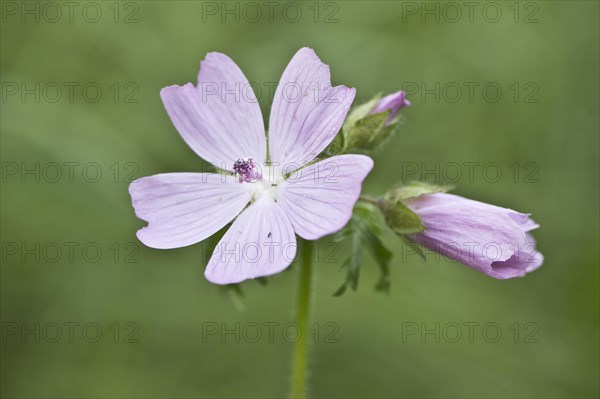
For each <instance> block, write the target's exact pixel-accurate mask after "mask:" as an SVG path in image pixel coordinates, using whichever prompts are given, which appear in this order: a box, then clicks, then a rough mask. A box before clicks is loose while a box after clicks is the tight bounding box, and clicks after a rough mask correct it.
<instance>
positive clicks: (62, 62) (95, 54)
mask: <svg viewBox="0 0 600 399" xmlns="http://www.w3.org/2000/svg"><path fill="white" fill-rule="evenodd" d="M49 3H53V4H54V6H44V4H46V2H26V3H19V2H5V1H3V2H2V24H1V71H2V103H1V107H2V108H1V112H2V115H1V132H2V136H1V155H2V194H1V200H2V206H1V208H2V212H1V217H2V224H1V233H2V237H1V241H2V266H1V299H2V301H1V317H2V352H1V393H2V396H3V397H15V398H24V397H27V398H42V397H64V398H66V397H79V398H92V397H95V398H99V397H102V398H104V397H107V398H117V397H129V398H132V397H138V398H151V397H182V398H183V397H188V398H196V397H197V398H231V397H247V398H263V397H274V398H275V397H281V396H282V395H284V394H285V393H286V391H287V389H288V383H289V377H288V375H289V361H290V354H291V347H292V345H291V343H290V342H289V341H290V339H284V337H283V336H282V327H281V326H283V325H284V324H285V323H288V322H291V321H293V305H294V295H293V290H294V287H295V285H294V282H295V273H294V271H293V270H292V271H291V272H285V273H281V274H279V275H277V276H274V277H273V278H270V279H269V282H268V285H267V286H266V287H263V286H261V285H259V284H257V283H256V282H247V283H244V284H243V285H242V288H243V290H244V293H245V296H244V298H243V299H241V300H237V299H236V297H235V296H233V297H232V296H231V295H228V294H225V293H224V292H223V291H222V290H219V289H218V288H217V287H216V286H213V285H211V284H209V283H208V282H207V281H206V280H205V279H204V277H203V270H204V266H205V263H206V262H205V259H203V253H204V247H203V245H202V244H199V245H195V246H191V247H187V248H182V249H176V250H168V251H159V250H154V249H150V248H146V247H144V246H143V245H141V244H140V243H139V242H138V241H137V239H136V237H135V231H136V230H137V229H138V228H140V227H141V226H142V225H143V222H142V221H140V220H138V219H136V217H135V215H134V212H133V209H132V207H131V204H130V197H129V195H128V193H127V186H128V183H127V181H128V178H130V177H134V178H137V177H141V176H147V175H152V174H156V173H161V172H176V171H200V170H201V167H202V165H203V163H202V161H201V160H199V159H198V158H197V157H196V156H195V154H194V153H193V152H192V151H191V150H190V149H189V148H188V147H187V146H186V145H185V143H184V142H183V140H182V139H181V138H180V137H179V135H178V134H177V132H176V131H175V129H174V127H173V126H172V124H171V122H170V120H169V118H168V116H167V114H166V112H165V111H164V109H163V106H162V103H161V101H160V98H159V90H160V89H161V88H162V87H164V86H167V85H171V84H183V83H186V82H188V81H192V82H195V79H196V74H197V72H198V65H199V62H200V60H201V59H202V58H203V57H204V55H205V54H206V53H207V52H209V51H220V52H224V53H226V54H228V55H229V56H230V57H232V58H233V59H234V60H235V61H236V63H238V65H239V66H240V67H241V68H242V70H243V71H244V73H245V74H246V76H247V77H248V79H249V80H250V81H252V82H255V83H256V85H258V86H261V87H262V88H263V90H262V92H261V93H258V95H259V97H260V103H261V107H262V109H263V115H264V116H265V118H266V117H267V115H268V110H269V107H270V102H271V98H270V96H269V92H268V86H269V85H271V84H273V83H275V82H277V81H278V80H279V77H280V75H281V73H282V71H283V69H284V67H285V66H286V64H287V62H288V61H289V59H290V58H291V56H292V55H293V54H294V52H295V51H296V50H298V49H299V48H300V47H303V46H309V47H312V48H314V49H315V50H316V51H317V53H318V54H319V55H320V57H321V58H322V59H323V61H324V62H326V63H328V64H329V65H330V66H331V71H332V78H333V80H334V81H335V83H337V84H345V85H348V86H354V87H356V88H357V93H358V94H357V100H356V102H355V103H359V102H361V101H366V100H367V99H369V98H370V97H371V96H372V95H374V94H376V93H379V92H383V93H386V92H391V91H395V90H398V89H400V88H403V87H404V88H406V89H410V91H411V93H410V94H409V99H410V100H411V101H412V103H413V106H412V107H410V108H408V109H406V110H404V111H403V113H404V116H405V123H404V125H403V127H402V130H401V131H400V133H399V134H398V135H397V137H395V139H394V140H393V141H392V142H390V143H389V144H388V145H387V146H386V147H385V148H384V149H382V150H381V151H380V152H379V153H378V154H377V155H376V157H375V160H376V165H375V169H374V170H373V172H372V173H371V175H370V176H369V177H368V179H367V181H366V183H365V186H364V192H367V193H370V194H373V195H378V194H381V193H383V192H384V191H385V190H386V189H387V188H388V187H389V186H391V185H392V184H394V183H397V182H399V181H401V180H402V179H419V178H421V177H425V178H427V179H428V180H434V181H438V182H444V181H448V180H451V181H452V182H454V183H455V184H457V186H458V188H457V190H456V193H458V194H460V195H464V196H467V197H470V198H474V199H478V200H481V201H485V202H490V203H494V204H498V205H501V206H505V207H510V208H513V209H517V210H521V211H524V212H532V213H533V217H534V218H535V220H536V221H537V222H539V223H540V224H541V226H542V227H541V229H539V230H537V231H536V232H535V237H536V239H537V240H538V245H539V249H540V250H541V251H542V252H543V254H544V255H545V259H546V260H545V264H544V266H543V267H542V268H541V269H539V270H538V271H536V272H535V273H532V274H530V275H528V276H527V277H526V278H523V279H515V280H510V281H496V280H493V279H491V278H489V277H486V276H484V275H481V274H479V273H476V272H474V271H472V270H470V269H468V268H466V267H463V266H460V265H458V264H456V263H453V262H448V261H437V262H436V261H435V260H434V259H433V258H432V259H430V261H428V262H422V261H421V260H420V259H419V258H418V257H417V256H415V255H412V254H407V253H406V251H405V250H404V249H403V247H402V245H401V243H400V241H399V240H398V239H396V238H395V237H393V235H391V234H388V235H387V236H386V242H387V243H388V245H389V246H390V247H391V248H393V249H394V252H395V254H396V257H395V258H394V260H393V262H392V293H391V295H389V296H386V295H383V294H380V293H377V292H375V291H374V290H373V286H374V284H375V282H376V280H377V278H378V270H377V267H376V266H375V264H374V263H373V262H372V260H371V259H370V258H368V256H365V260H364V264H363V267H362V271H361V281H360V287H359V290H358V291H357V292H348V293H346V294H345V295H344V296H342V297H340V298H334V297H333V296H332V293H333V292H334V291H335V290H336V289H337V287H338V286H339V285H340V284H341V282H342V280H343V278H344V275H343V273H340V272H339V266H340V265H341V263H342V261H343V260H344V259H345V257H346V254H347V252H348V251H347V250H348V249H347V248H346V247H342V248H341V249H340V251H338V252H335V253H332V252H331V247H325V246H324V245H323V246H321V254H322V255H323V256H327V255H329V257H325V258H323V257H322V258H320V259H319V261H318V262H317V263H318V264H317V266H316V267H317V283H316V301H315V306H316V310H315V312H316V313H315V321H316V322H318V323H319V332H320V335H319V337H318V339H317V341H318V343H317V344H316V345H315V346H314V348H313V355H312V360H311V366H312V367H311V373H310V374H311V392H312V394H313V395H314V396H315V397H329V398H330V397H372V398H375V397H390V398H391V397H394V398H395V397H411V398H415V397H416V398H447V397H457V398H499V397H511V398H515V397H519V398H525V397H532V398H533V397H535V398H539V397H546V398H559V397H560V398H563V397H564V398H570V397H578V398H580V397H598V395H599V385H598V377H599V372H600V370H599V349H600V348H599V329H598V326H599V312H598V310H599V309H598V304H599V296H598V291H599V290H598V288H599V274H598V263H599V262H598V255H599V253H598V240H599V237H598V234H599V228H598V221H599V215H598V203H599V202H598V196H599V193H598V181H599V178H598V170H599V168H598V167H599V158H598V148H599V143H598V132H599V128H600V127H599V116H598V109H599V80H598V79H599V65H598V63H599V43H598V41H599V37H600V35H599V22H598V21H599V3H598V2H596V1H539V2H512V1H511V2H504V1H499V2H494V3H493V4H492V5H491V6H490V5H488V3H486V2H477V3H476V6H475V8H474V9H473V12H472V14H471V15H469V9H468V7H467V6H465V5H462V3H460V2H457V3H453V4H454V5H451V6H445V5H444V4H445V3H437V2H426V3H424V2H394V1H340V2H321V3H316V2H312V1H311V2H300V3H294V5H292V6H286V7H287V8H285V9H284V4H285V3H277V2H276V5H275V6H274V7H275V8H274V11H273V14H272V18H270V17H269V15H268V6H266V5H264V3H262V2H256V3H252V4H253V5H250V6H248V4H249V3H243V2H227V3H223V2H204V3H202V2H193V1H172V2H166V1H136V2H122V3H115V2H112V1H110V2H103V1H100V2H95V3H93V5H91V6H90V5H88V3H85V2H76V5H75V6H74V7H75V8H74V9H73V14H72V15H71V16H70V15H69V12H68V8H67V6H65V5H62V4H63V3H60V2H57V3H54V2H49ZM36 4H37V5H36ZM257 6H258V8H259V9H260V10H261V15H260V16H257V14H256V8H257ZM36 7H37V8H36ZM44 7H46V8H44ZM52 7H54V8H52ZM57 7H58V8H60V9H61V13H62V16H58V14H56V12H57V11H56V8H57ZM224 7H227V9H225V8H224ZM248 7H253V8H248ZM290 7H292V8H290ZM457 7H458V8H457ZM426 9H427V10H433V11H431V12H432V13H430V14H428V13H427V12H425V11H424V10H426ZM27 10H33V11H31V13H27ZM36 10H37V11H36ZM98 10H100V12H101V14H97V11H98ZM215 10H216V11H215ZM227 10H233V14H227V13H225V14H223V15H222V14H221V12H223V11H227ZM236 10H237V11H236ZM298 10H300V12H301V14H297V11H298ZM436 10H437V11H436ZM457 10H458V11H460V12H461V15H459V14H457ZM498 10H500V13H501V14H497V12H498ZM215 13H216V14H215ZM36 18H39V22H38V21H36ZM437 18H439V22H438V21H436V19H437ZM236 19H239V21H236ZM96 20H97V21H96ZM94 21H96V22H94ZM115 21H116V22H115ZM126 22H127V23H126ZM69 82H71V83H69ZM23 84H24V85H25V86H23ZM36 84H39V89H36ZM436 84H439V89H436ZM69 85H71V86H72V87H73V98H69V90H68V86H69ZM469 85H471V87H474V91H473V96H472V97H471V98H469V92H468V89H467V87H468V86H469ZM56 86H60V87H62V92H61V93H57V92H56ZM457 86H458V87H461V88H462V90H463V91H462V96H461V97H460V98H458V99H457V93H456V91H455V89H456V87H457ZM97 87H100V88H101V90H102V94H101V95H100V96H99V97H98V98H97V101H96V94H95V91H94V90H95V89H96V88H97ZM484 87H485V88H486V90H488V91H484V90H483V89H484ZM497 87H500V89H501V90H502V93H501V95H498V94H495V92H494V90H495V88H497ZM27 90H30V91H29V92H28V91H27ZM427 90H428V91H427ZM27 93H29V94H27ZM36 93H37V94H36ZM428 93H429V94H428ZM36 96H39V98H36ZM437 96H439V98H438V97H437ZM466 162H476V163H478V165H479V166H474V174H473V175H472V176H471V177H470V176H469V175H468V170H469V169H468V167H467V166H465V163H466ZM65 163H69V164H65ZM454 163H456V164H458V165H462V166H461V169H460V171H461V175H460V176H458V178H456V179H455V176H456V172H455V171H456V169H451V168H455V164H454ZM488 164H491V165H492V166H490V167H488V169H485V167H486V165H488ZM56 165H60V170H61V172H60V173H61V174H60V175H59V176H58V177H56V171H57V169H56ZM68 165H72V168H73V169H72V170H73V176H72V179H71V178H70V177H71V176H69V175H68V172H69V166H68ZM448 165H452V166H448ZM475 165H477V164H475ZM415 168H416V170H417V171H416V172H415ZM436 168H437V171H436ZM498 168H499V169H500V171H501V173H502V175H501V176H500V177H498V178H497V177H496V170H497V169H498ZM484 169H485V170H484ZM27 170H33V172H26V171H27ZM36 170H37V172H36ZM426 170H433V172H429V173H428V174H427V175H426V176H421V175H420V174H421V173H425V171H426ZM97 171H100V172H101V175H100V176H99V177H98V178H96V172H97ZM516 171H519V174H518V175H516V174H515V173H516ZM23 173H25V174H24V175H23ZM36 179H39V181H36ZM96 179H97V180H98V181H97V182H93V180H96ZM54 180H56V181H54ZM327 242H328V240H325V241H324V244H325V243H327ZM69 243H78V244H69ZM131 243H133V244H131ZM36 245H38V248H39V250H36ZM69 245H74V247H73V248H74V250H73V257H72V258H70V257H69V253H68V252H69V251H68V246H69ZM57 246H58V247H59V248H61V252H60V253H58V254H57V252H56V247H57ZM32 248H33V250H31V249H32ZM98 248H100V250H101V251H102V252H101V254H100V255H96V253H95V251H96V250H97V249H98ZM36 254H37V256H39V259H36ZM332 259H333V260H334V262H329V260H332ZM130 261H134V262H133V263H132V262H130ZM291 269H294V267H292V268H291ZM232 298H233V299H232ZM236 322H239V323H241V324H240V328H242V327H244V326H248V325H249V324H247V323H259V324H263V323H270V322H273V323H275V322H277V323H281V324H280V325H279V327H277V328H276V329H275V335H274V339H273V340H272V341H273V342H269V339H267V337H266V335H267V334H266V333H267V328H266V327H264V328H263V329H262V333H263V336H262V338H261V339H260V340H259V342H256V343H253V342H249V341H251V340H252V338H253V337H254V334H253V333H252V331H250V330H249V329H248V330H246V333H247V334H246V335H244V334H243V333H241V334H240V342H235V341H236V339H235V334H230V335H226V336H225V339H221V338H220V334H217V335H212V336H207V335H206V334H203V330H202V329H203V326H204V327H206V326H207V324H206V323H216V324H210V325H211V326H214V325H216V326H218V328H219V329H220V328H221V323H225V324H224V325H223V326H224V327H226V328H229V329H234V328H235V323H236ZM36 323H39V324H38V326H39V329H38V333H36V332H35V329H36ZM65 323H79V324H71V325H72V326H73V327H72V328H73V337H69V328H68V327H67V325H68V324H67V325H66V324H65ZM93 323H96V324H93ZM115 323H117V324H115ZM127 323H133V324H127ZM326 323H335V324H326ZM436 323H439V324H437V326H438V327H436ZM465 323H476V324H474V326H475V327H474V336H473V338H472V339H469V337H468V328H467V327H466V324H465ZM477 323H478V324H477ZM490 323H491V324H490ZM528 323H530V324H528ZM456 324H458V325H459V326H461V330H462V336H461V337H460V338H459V339H458V340H457V341H458V342H453V341H455V340H454V338H455V330H452V328H454V326H456ZM57 325H58V326H59V327H60V328H61V333H62V335H61V336H60V337H58V338H57V339H55V337H56V326H57ZM332 325H333V326H334V327H331V326H332ZM485 325H488V326H490V325H491V326H492V327H493V328H490V329H488V330H487V332H488V334H485V333H484V332H483V326H485ZM90 326H91V327H90ZM97 326H99V327H100V328H101V329H102V332H101V333H100V335H99V337H98V339H97V342H88V341H93V340H94V336H95V335H96V333H97V331H96V327H97ZM250 326H253V324H250ZM335 326H337V327H335ZM84 327H85V328H86V335H85V336H83V332H82V330H83V328H84ZM413 327H414V328H417V330H418V333H416V334H415V335H409V334H407V328H413ZM498 327H499V328H500V332H501V336H500V337H499V338H498V339H495V336H496V329H497V328H498ZM248 328H250V327H248ZM15 329H16V330H15ZM25 329H29V330H33V332H29V333H28V332H27V331H24V330H25ZM427 329H429V330H433V331H435V330H436V329H437V331H438V333H439V339H436V336H435V333H431V334H425V335H424V336H422V335H421V334H422V333H423V332H424V330H427ZM117 331H118V332H119V334H118V335H117V334H116V332H117ZM516 331H518V334H517V335H516ZM425 332H426V331H425ZM328 333H332V334H333V337H334V338H335V339H334V341H337V342H326V341H327V340H326V339H325V336H326V335H327V334H328ZM22 334H24V335H22ZM36 334H38V335H39V342H36V339H38V338H37V337H36ZM129 334H131V335H129ZM71 338H72V339H71ZM436 340H437V341H439V342H436ZM495 340H497V341H498V342H491V341H495ZM52 341H57V342H52ZM70 341H72V342H70ZM115 341H117V342H115ZM124 341H126V342H124ZM129 341H135V342H129ZM515 341H516V342H515Z"/></svg>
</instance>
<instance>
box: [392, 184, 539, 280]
mask: <svg viewBox="0 0 600 399" xmlns="http://www.w3.org/2000/svg"><path fill="white" fill-rule="evenodd" d="M403 203H404V205H406V206H407V207H408V208H409V209H410V210H411V211H413V212H414V213H416V214H417V215H418V216H419V218H420V219H421V222H422V224H423V226H424V227H425V230H424V231H422V232H421V233H418V234H410V235H408V237H409V238H410V239H411V240H413V241H415V242H416V243H418V244H420V245H422V246H424V247H426V248H428V249H430V250H432V251H436V252H439V253H441V254H442V255H444V256H447V257H449V258H451V259H454V260H456V261H458V262H460V263H463V264H465V265H467V266H469V267H472V268H473V269H475V270H477V271H480V272H482V273H485V274H487V275H489V276H491V277H494V278H497V279H508V278H513V277H521V276H524V275H525V274H526V273H529V272H531V271H533V270H535V269H537V268H538V267H540V266H541V265H542V262H543V260H544V258H543V256H542V254H541V253H540V252H538V251H537V249H536V243H535V240H534V239H533V237H532V236H531V234H530V231H531V230H534V229H537V228H538V227H539V225H538V224H536V223H535V222H534V221H533V220H532V219H531V218H530V217H529V215H528V214H524V213H520V212H516V211H513V210H510V209H506V208H501V207H498V206H494V205H489V204H486V203H483V202H478V201H473V200H470V199H467V198H463V197H460V196H457V195H452V194H447V193H434V194H426V195H421V196H416V197H413V198H409V199H407V200H405V201H403Z"/></svg>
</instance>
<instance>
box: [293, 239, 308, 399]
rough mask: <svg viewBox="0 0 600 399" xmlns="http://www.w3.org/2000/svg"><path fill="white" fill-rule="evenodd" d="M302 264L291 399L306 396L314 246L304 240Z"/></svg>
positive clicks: (300, 398)
mask: <svg viewBox="0 0 600 399" xmlns="http://www.w3.org/2000/svg"><path fill="white" fill-rule="evenodd" d="M303 243H304V246H303V248H304V251H303V253H302V262H301V264H300V270H299V271H298V292H297V298H296V323H297V326H298V327H299V328H300V331H301V333H302V334H301V335H300V338H299V339H298V340H297V341H296V342H295V343H294V354H293V359H292V390H291V393H290V396H291V397H292V398H293V399H303V398H305V397H306V394H307V391H308V389H307V379H308V376H307V371H308V350H309V344H310V337H309V336H308V334H309V327H310V325H309V324H310V320H311V292H312V275H313V257H314V244H313V243H312V242H311V241H307V240H304V241H303Z"/></svg>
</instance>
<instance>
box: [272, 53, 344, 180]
mask: <svg viewBox="0 0 600 399" xmlns="http://www.w3.org/2000/svg"><path fill="white" fill-rule="evenodd" d="M354 95H355V89H353V88H348V87H345V86H335V87H332V86H331V81H330V74H329V66H327V65H325V64H323V63H322V62H321V60H320V59H319V57H317V55H316V54H315V52H314V50H312V49H309V48H302V49H300V50H299V51H298V52H297V53H296V54H295V55H294V57H293V58H292V60H291V61H290V63H289V64H288V66H287V68H286V69H285V71H284V72H283V75H282V76H281V80H280V81H279V85H278V86H277V90H276V91H275V98H274V99H273V106H272V108H271V115H270V118H269V151H270V155H271V162H275V163H279V164H280V165H283V166H285V167H289V165H296V168H294V169H297V168H299V167H301V166H303V165H305V164H306V163H308V162H309V161H311V160H312V159H313V158H315V157H316V156H317V155H319V154H320V153H321V152H322V151H323V150H324V149H325V147H327V145H328V144H329V143H331V141H332V140H333V138H334V137H335V135H336V134H337V133H338V131H339V130H340V128H341V127H342V123H343V122H344V119H345V118H346V114H347V113H348V110H349V109H350V105H351V104H352V101H353V100H354ZM292 170H293V169H292Z"/></svg>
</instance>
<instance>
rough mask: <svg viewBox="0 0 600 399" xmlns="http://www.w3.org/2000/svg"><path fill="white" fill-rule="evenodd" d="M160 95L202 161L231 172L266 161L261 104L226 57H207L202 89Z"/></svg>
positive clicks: (181, 89)
mask: <svg viewBox="0 0 600 399" xmlns="http://www.w3.org/2000/svg"><path fill="white" fill-rule="evenodd" d="M160 96H161V98H162V100H163V103H164V105H165V108H166V110H167V113H168V114H169V116H170V117H171V120H172V121H173V124H174V125H175V128H176V129H177V131H178V132H179V134H181V136H182V137H183V139H184V140H185V142H186V143H187V144H188V145H189V146H190V147H191V148H192V150H194V151H195V152H196V154H198V155H199V156H200V157H201V158H203V159H205V160H206V161H208V162H211V163H213V164H217V165H218V166H219V167H221V168H222V169H226V170H231V168H232V167H233V163H234V162H235V161H236V160H238V159H240V158H253V159H254V160H255V161H256V162H258V163H259V164H260V165H262V164H263V163H264V162H265V160H266V150H267V147H266V138H265V129H264V123H263V119H262V115H261V113H260V107H259V105H258V101H257V100H256V96H255V95H254V91H253V90H252V87H251V86H250V84H249V83H248V80H247V79H246V77H245V76H244V74H243V73H242V71H241V70H240V68H239V67H238V66H237V65H236V64H235V63H234V62H233V61H232V60H231V59H230V58H229V57H227V56H226V55H225V54H220V53H208V54H207V55H206V58H205V59H204V60H203V61H202V63H201V65H200V73H199V74H198V86H194V85H192V84H191V83H188V84H186V85H184V86H169V87H165V88H164V89H162V90H161V92H160ZM223 164H224V165H223Z"/></svg>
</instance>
